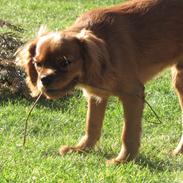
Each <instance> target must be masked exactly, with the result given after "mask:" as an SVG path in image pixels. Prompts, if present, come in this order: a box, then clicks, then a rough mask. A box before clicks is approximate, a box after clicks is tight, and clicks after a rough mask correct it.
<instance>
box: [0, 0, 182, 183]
mask: <svg viewBox="0 0 183 183" xmlns="http://www.w3.org/2000/svg"><path fill="white" fill-rule="evenodd" d="M118 2H121V0H103V1H99V0H93V1H90V0H67V1H64V0H60V1H59V0H47V1H46V3H45V1H44V0H39V1H35V0H34V1H29V0H10V1H8V0H0V4H1V7H0V17H1V19H4V20H8V21H10V22H12V23H15V24H20V25H22V26H23V28H24V29H25V30H26V31H25V32H24V33H23V34H22V37H23V38H24V39H25V40H27V39H31V38H32V37H34V35H35V32H36V31H37V29H38V27H39V26H40V25H41V24H46V25H47V26H48V27H49V28H50V29H54V30H57V29H59V28H65V27H67V26H69V25H70V24H71V23H72V22H73V21H74V19H75V18H76V17H77V16H78V15H79V14H81V13H82V12H84V11H87V10H88V9H92V8H94V7H99V6H107V5H112V4H115V3H118ZM146 94H147V97H146V98H147V100H148V101H149V102H150V103H151V105H152V106H153V108H154V109H155V110H156V112H157V113H158V115H159V116H160V118H161V120H162V123H161V124H159V125H156V124H154V123H155V122H157V119H156V118H155V117H154V115H153V114H152V112H151V111H150V109H149V108H148V107H146V108H145V110H144V118H143V134H142V145H141V149H140V153H139V156H138V158H137V160H136V161H135V162H130V163H128V164H125V165H120V166H110V167H108V166H106V164H105V161H106V159H108V158H112V157H115V156H116V154H117V152H119V150H120V136H121V128H122V124H123V123H122V119H123V116H122V112H123V111H122V109H121V105H120V102H119V101H118V100H117V99H116V98H113V97H112V98H111V99H110V101H109V104H108V110H107V112H106V117H105V122H104V127H103V133H102V139H101V141H100V146H99V147H98V148H97V149H96V150H93V151H92V152H90V153H84V154H72V155H68V156H65V157H60V156H59V155H58V148H59V147H60V145H62V144H75V143H76V142H77V141H78V140H79V138H80V137H81V136H82V135H83V132H84V125H85V113H86V101H85V99H84V98H83V97H82V94H81V93H80V92H76V94H75V95H74V96H72V97H69V98H63V99H60V100H57V101H45V100H41V101H40V102H39V104H38V105H37V107H36V108H35V110H34V112H33V113H32V116H31V119H30V121H29V136H28V141H27V144H26V148H22V147H21V144H22V141H23V135H22V134H23V130H24V119H25V117H26V114H27V113H28V110H29V109H30V105H31V104H32V101H27V100H26V99H23V98H16V97H9V98H1V100H0V183H5V182H18V183H20V182H44V183H45V182H64V183H65V182H66V183H67V182H69V183H70V182H71V183H72V182H73V183H75V182H76V183H77V182H93V183H98V182H101V183H106V182H107V183H108V182H109V183H115V182H116V183H119V182H122V183H141V182H144V183H154V182H157V183H159V182H162V183H169V182H170V183H172V182H177V183H178V182H183V157H182V156H179V157H173V156H171V150H173V148H174V147H175V146H176V145H177V143H178V140H179V139H180V134H181V110H180V107H179V105H178V100H177V97H176V96H175V94H174V92H173V90H172V89H171V84H170V74H169V73H168V72H165V73H164V74H163V76H159V77H158V78H156V79H155V80H154V81H152V82H150V83H149V84H148V85H147V86H146Z"/></svg>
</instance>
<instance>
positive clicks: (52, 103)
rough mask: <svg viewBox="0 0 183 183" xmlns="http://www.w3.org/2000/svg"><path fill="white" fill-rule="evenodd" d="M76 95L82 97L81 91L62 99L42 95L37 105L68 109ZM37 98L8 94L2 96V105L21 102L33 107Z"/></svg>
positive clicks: (0, 102) (0, 99) (39, 106)
mask: <svg viewBox="0 0 183 183" xmlns="http://www.w3.org/2000/svg"><path fill="white" fill-rule="evenodd" d="M74 97H75V98H81V92H79V91H77V92H75V94H74V95H69V96H65V97H62V98H61V99H57V100H47V99H45V98H44V97H41V99H40V100H39V101H38V103H37V105H36V107H37V108H42V107H46V108H49V109H53V110H63V111H67V110H68V109H69V107H70V105H69V104H70V102H71V100H72V99H73V98H74ZM35 100H36V99H35V98H31V97H30V98H28V99H26V98H25V97H22V96H16V95H8V96H3V97H1V96H0V106H1V105H6V104H8V103H11V104H13V105H16V104H17V103H20V104H23V105H30V107H31V106H32V104H33V103H34V101H35ZM78 100H79V99H78Z"/></svg>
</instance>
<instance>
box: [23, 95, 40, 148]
mask: <svg viewBox="0 0 183 183" xmlns="http://www.w3.org/2000/svg"><path fill="white" fill-rule="evenodd" d="M42 94H43V92H41V93H40V94H39V96H38V97H37V99H36V100H35V102H34V103H33V105H32V107H31V108H30V110H29V113H28V115H27V118H26V120H25V128H24V136H23V146H25V143H26V139H27V127H28V120H29V117H30V115H31V113H32V111H33V109H34V107H35V106H36V104H37V103H38V101H39V99H40V98H41V96H42Z"/></svg>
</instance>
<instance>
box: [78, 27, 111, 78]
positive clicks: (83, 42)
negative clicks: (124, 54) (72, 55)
mask: <svg viewBox="0 0 183 183" xmlns="http://www.w3.org/2000/svg"><path fill="white" fill-rule="evenodd" d="M77 38H78V39H79V42H80V47H81V54H82V56H83V58H84V67H85V68H84V70H85V71H86V73H85V74H86V75H87V76H88V78H90V79H91V80H92V79H95V78H96V79H102V77H103V74H104V72H105V68H106V66H107V65H108V63H109V54H108V50H107V48H106V44H105V42H104V41H103V40H102V39H100V38H98V37H96V36H95V35H94V34H93V33H92V32H91V31H88V30H85V29H83V30H82V31H81V32H80V33H79V34H78V35H77Z"/></svg>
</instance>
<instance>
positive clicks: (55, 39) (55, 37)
mask: <svg viewBox="0 0 183 183" xmlns="http://www.w3.org/2000/svg"><path fill="white" fill-rule="evenodd" d="M61 38H62V36H61V33H60V32H50V33H49V34H47V35H45V36H42V37H40V39H39V41H38V43H37V46H36V56H38V55H39V54H40V51H41V47H42V46H43V45H44V44H46V43H47V42H48V41H50V42H52V43H53V44H58V43H60V40H61ZM49 44H50V43H49Z"/></svg>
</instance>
